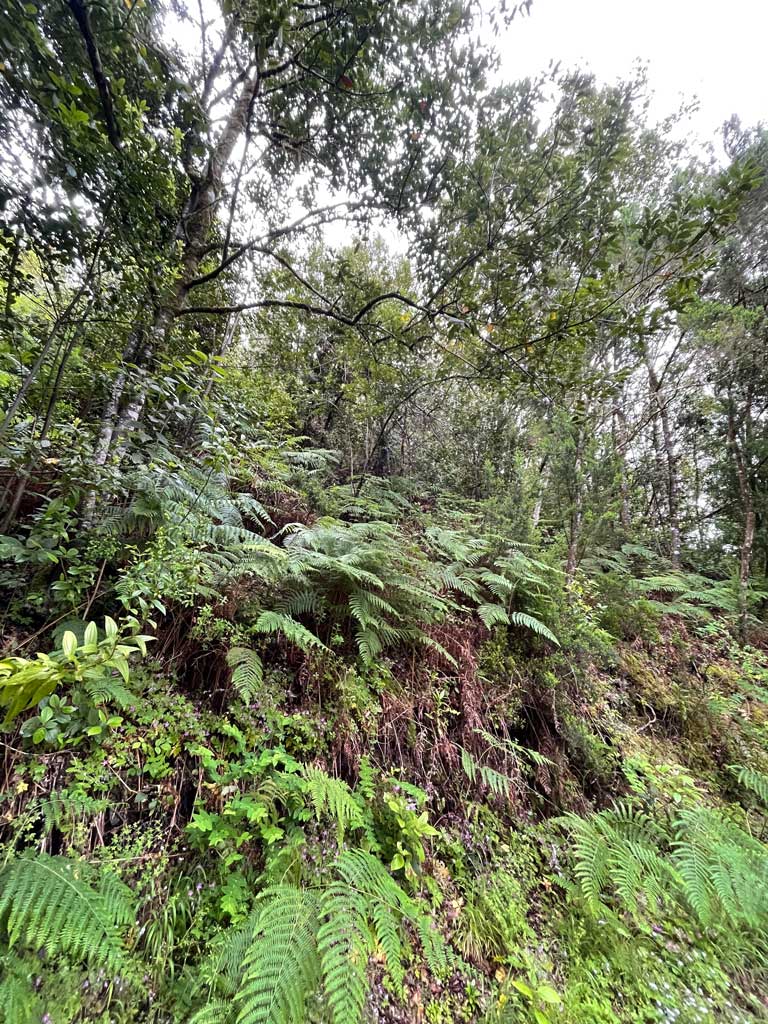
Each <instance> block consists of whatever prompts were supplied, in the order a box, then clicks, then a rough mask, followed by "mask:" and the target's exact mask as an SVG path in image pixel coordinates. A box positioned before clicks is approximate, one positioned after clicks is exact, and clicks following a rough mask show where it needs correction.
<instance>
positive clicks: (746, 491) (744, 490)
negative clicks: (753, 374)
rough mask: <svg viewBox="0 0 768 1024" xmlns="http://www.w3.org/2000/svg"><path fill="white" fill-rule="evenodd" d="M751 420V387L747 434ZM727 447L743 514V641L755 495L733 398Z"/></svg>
mask: <svg viewBox="0 0 768 1024" xmlns="http://www.w3.org/2000/svg"><path fill="white" fill-rule="evenodd" d="M751 419H752V389H751V388H749V389H748V390H747V400H746V405H745V408H744V415H743V417H742V422H744V423H745V425H746V431H747V434H748V435H749V432H750V426H751ZM728 447H729V448H730V449H731V453H732V455H733V461H734V464H735V467H736V479H737V480H738V483H739V497H740V499H741V508H742V512H743V515H744V528H743V531H742V536H741V554H740V557H739V636H740V638H741V640H742V642H744V641H746V639H747V614H748V598H749V579H750V573H751V569H752V550H753V547H754V543H755V521H756V520H755V498H754V494H753V491H752V483H751V480H750V475H749V469H748V465H747V459H748V457H749V456H748V454H747V455H746V456H745V453H744V452H743V451H742V449H741V448H740V447H739V438H738V427H737V423H736V416H735V413H734V408H733V400H732V399H729V401H728Z"/></svg>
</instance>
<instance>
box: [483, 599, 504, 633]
mask: <svg viewBox="0 0 768 1024" xmlns="http://www.w3.org/2000/svg"><path fill="white" fill-rule="evenodd" d="M477 614H478V615H479V616H480V618H481V620H482V622H483V625H484V626H485V628H486V629H493V627H494V626H496V625H498V624H499V623H500V622H503V623H504V624H505V625H509V615H508V614H507V610H506V608H502V606H501V605H500V604H481V605H479V606H478V609H477Z"/></svg>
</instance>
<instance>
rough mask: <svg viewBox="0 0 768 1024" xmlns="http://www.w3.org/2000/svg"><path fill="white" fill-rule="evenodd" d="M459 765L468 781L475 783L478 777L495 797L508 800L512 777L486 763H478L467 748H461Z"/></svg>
mask: <svg viewBox="0 0 768 1024" xmlns="http://www.w3.org/2000/svg"><path fill="white" fill-rule="evenodd" d="M461 767H462V769H463V770H464V774H465V775H466V776H467V778H468V779H469V781H470V782H472V783H476V782H477V781H478V779H479V780H480V782H481V783H482V784H483V785H484V786H486V787H487V788H488V789H489V790H490V791H491V793H493V795H494V796H495V797H498V798H499V799H500V800H508V799H509V794H510V792H511V790H512V786H513V783H512V779H510V778H509V777H508V776H507V775H503V774H502V773H501V772H497V771H496V770H495V769H494V768H491V767H489V766H488V765H484V764H480V763H479V762H478V761H477V760H476V759H475V758H474V757H473V756H472V754H470V752H469V751H468V750H465V749H464V748H463V747H462V748H461Z"/></svg>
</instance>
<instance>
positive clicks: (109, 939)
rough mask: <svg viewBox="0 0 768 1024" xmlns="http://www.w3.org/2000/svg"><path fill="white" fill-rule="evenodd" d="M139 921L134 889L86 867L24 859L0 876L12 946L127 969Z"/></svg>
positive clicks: (2, 913) (1, 914)
mask: <svg viewBox="0 0 768 1024" xmlns="http://www.w3.org/2000/svg"><path fill="white" fill-rule="evenodd" d="M135 920H136V908H135V902H134V899H133V895H132V893H131V891H130V889H128V887H127V886H125V885H124V884H123V883H122V882H120V881H119V879H118V878H117V877H116V876H115V875H113V874H112V873H111V872H108V871H101V872H97V871H96V870H95V869H94V868H92V867H90V866H89V865H87V864H86V863H85V862H82V861H72V860H68V859H66V858H64V857H49V856H46V855H45V854H38V855H37V856H31V855H25V856H21V857H18V858H16V859H15V860H12V861H11V862H10V863H9V864H8V865H7V866H6V867H5V868H4V870H3V871H2V873H0V926H1V927H2V929H3V931H4V932H5V934H6V936H7V940H8V944H9V945H10V946H14V945H16V944H20V945H24V946H26V947H28V948H29V949H32V950H37V949H41V948H44V949H45V950H46V952H47V953H48V954H49V955H51V956H52V955H54V954H56V953H63V954H66V955H67V956H68V957H69V958H71V959H73V960H76V961H89V962H92V963H96V964H103V965H106V966H109V967H111V968H117V967H122V968H123V969H125V968H126V965H127V960H126V957H125V947H124V941H123V937H124V935H125V933H126V931H127V929H128V926H129V925H131V924H133V922H134V921H135Z"/></svg>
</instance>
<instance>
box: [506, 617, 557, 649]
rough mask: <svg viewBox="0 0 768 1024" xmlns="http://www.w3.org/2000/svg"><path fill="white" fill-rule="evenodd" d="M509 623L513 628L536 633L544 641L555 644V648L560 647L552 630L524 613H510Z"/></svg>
mask: <svg viewBox="0 0 768 1024" xmlns="http://www.w3.org/2000/svg"><path fill="white" fill-rule="evenodd" d="M509 621H510V623H511V624H512V625H513V626H524V627H525V628H526V629H530V630H533V632H534V633H537V634H538V635H539V636H543V637H544V639H545V640H549V642H550V643H553V644H555V646H556V647H559V646H560V641H559V640H558V639H557V637H556V636H555V634H554V633H553V632H552V630H551V629H549V628H548V627H547V626H545V625H544V623H543V622H542V621H541V620H540V619H537V618H536V617H535V616H534V615H526V614H525V612H512V614H511V615H510V616H509Z"/></svg>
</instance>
